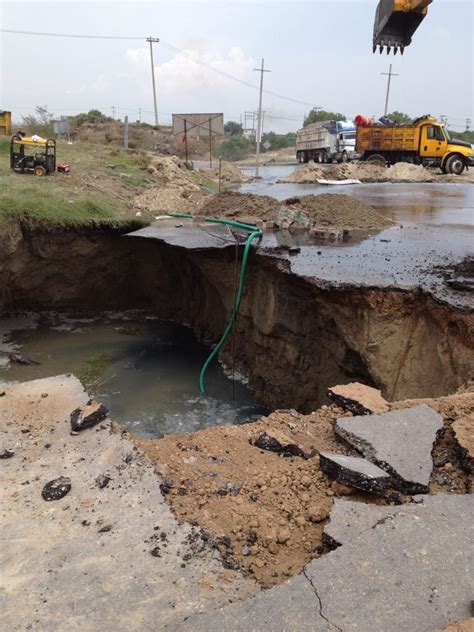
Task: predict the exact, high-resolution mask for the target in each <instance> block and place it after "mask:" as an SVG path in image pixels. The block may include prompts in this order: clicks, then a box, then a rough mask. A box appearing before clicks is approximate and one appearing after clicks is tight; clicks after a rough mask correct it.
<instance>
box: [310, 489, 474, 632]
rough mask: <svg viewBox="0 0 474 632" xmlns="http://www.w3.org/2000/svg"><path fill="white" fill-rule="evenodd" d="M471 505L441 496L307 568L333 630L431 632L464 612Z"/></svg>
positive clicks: (471, 583) (470, 583) (469, 585)
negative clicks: (410, 631) (409, 631)
mask: <svg viewBox="0 0 474 632" xmlns="http://www.w3.org/2000/svg"><path fill="white" fill-rule="evenodd" d="M473 520H474V505H473V503H472V498H470V497H469V496H468V495H448V494H439V495H437V496H430V497H426V498H425V499H423V502H422V503H419V504H413V505H411V506H410V510H409V511H406V509H405V507H400V508H399V511H398V512H397V513H395V514H394V515H393V516H392V517H391V518H390V519H389V520H380V521H379V522H378V523H376V524H375V526H374V528H370V529H368V530H365V531H363V532H362V533H361V534H360V536H359V537H357V538H355V539H354V540H352V541H350V542H348V543H346V544H344V545H343V546H341V547H340V548H338V549H336V550H335V551H333V552H332V553H330V554H329V555H326V556H324V557H322V558H320V559H318V560H314V561H313V562H311V563H310V564H308V566H307V567H306V574H307V575H308V577H309V578H310V579H311V581H312V583H313V586H314V588H315V591H316V592H317V593H318V595H319V598H320V600H321V604H322V612H323V614H324V615H325V617H326V618H327V619H328V621H330V622H331V623H332V624H333V626H334V628H333V629H335V630H344V632H346V631H347V632H350V631H355V630H357V631H358V632H360V631H362V630H363V631H364V632H381V631H383V632H400V631H401V630H407V631H408V630H413V631H414V630H416V632H432V630H435V629H436V628H443V627H446V626H447V625H449V624H450V623H454V622H456V621H459V620H462V619H466V618H468V617H469V616H470V605H471V598H472V594H473V588H474V580H473V576H472V556H470V555H469V551H470V550H472V549H471V546H472V545H471V539H472V524H473Z"/></svg>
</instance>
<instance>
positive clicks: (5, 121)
mask: <svg viewBox="0 0 474 632" xmlns="http://www.w3.org/2000/svg"><path fill="white" fill-rule="evenodd" d="M11 133H12V113H11V112H7V111H0V136H11Z"/></svg>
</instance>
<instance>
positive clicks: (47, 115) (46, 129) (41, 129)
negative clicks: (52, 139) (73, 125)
mask: <svg viewBox="0 0 474 632" xmlns="http://www.w3.org/2000/svg"><path fill="white" fill-rule="evenodd" d="M52 120H53V114H52V113H51V112H49V110H48V106H47V105H37V106H36V107H35V113H34V114H28V115H27V116H23V117H22V119H21V125H22V127H24V128H25V129H27V130H28V131H29V132H31V133H33V134H39V135H40V136H52V134H53V124H52Z"/></svg>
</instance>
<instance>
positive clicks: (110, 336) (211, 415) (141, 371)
mask: <svg viewBox="0 0 474 632" xmlns="http://www.w3.org/2000/svg"><path fill="white" fill-rule="evenodd" d="M12 339H13V341H14V342H15V343H16V344H18V345H21V348H20V350H19V353H21V355H23V356H25V357H26V358H28V359H31V360H34V361H36V362H39V364H37V365H31V366H24V365H19V364H13V365H11V367H10V368H9V369H6V370H0V381H1V380H2V379H3V380H5V381H26V380H32V379H37V378H41V377H49V376H53V375H58V374H62V373H73V374H75V375H76V376H79V377H81V378H82V380H83V381H84V380H92V381H93V382H94V384H95V388H94V390H95V391H96V395H97V397H98V398H99V399H100V401H102V402H104V403H105V404H106V405H107V406H108V407H109V409H110V412H111V414H112V417H113V418H114V419H116V420H117V421H118V422H120V423H121V424H123V425H124V426H126V427H127V428H128V429H129V430H131V431H132V432H137V433H139V434H142V435H144V436H149V437H160V436H163V435H165V434H170V433H175V432H191V431H195V430H200V429H202V428H206V427H208V426H214V425H223V424H229V423H244V422H246V421H252V420H253V419H256V418H258V417H259V416H261V415H262V414H265V412H266V411H265V409H263V408H261V407H259V406H257V405H256V404H255V402H254V400H253V398H252V395H251V393H250V391H249V390H248V388H247V387H246V386H244V385H242V384H240V383H238V382H236V383H235V384H234V385H233V384H232V381H231V380H229V379H228V378H227V377H226V376H225V375H224V372H223V370H222V368H221V367H220V366H219V365H218V364H216V363H214V365H213V366H211V367H210V368H209V370H208V372H207V374H206V390H207V393H208V394H207V395H201V394H200V393H199V389H198V378H199V372H200V369H201V366H202V364H203V362H204V360H205V359H206V357H207V355H208V353H209V348H208V347H206V346H205V345H202V344H200V343H199V342H198V341H197V340H196V338H195V337H194V335H193V333H192V331H191V330H190V329H188V328H186V327H184V326H181V325H177V324H175V323H170V322H164V321H160V320H144V321H118V320H111V321H86V322H84V321H82V322H77V321H76V322H67V323H65V322H61V323H59V324H57V325H56V326H53V327H51V326H50V325H41V326H39V327H38V328H36V329H34V330H28V331H18V332H15V334H14V336H13V338H12ZM234 397H235V399H234Z"/></svg>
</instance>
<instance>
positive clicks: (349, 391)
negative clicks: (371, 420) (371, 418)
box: [328, 382, 390, 415]
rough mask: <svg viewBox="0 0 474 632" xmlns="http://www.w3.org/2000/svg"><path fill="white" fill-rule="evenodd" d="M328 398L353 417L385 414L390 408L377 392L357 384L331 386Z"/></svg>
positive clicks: (374, 389)
mask: <svg viewBox="0 0 474 632" xmlns="http://www.w3.org/2000/svg"><path fill="white" fill-rule="evenodd" d="M328 397H329V399H330V400H332V401H333V402H334V403H336V404H337V405H338V406H340V407H341V408H344V410H349V411H350V412H351V413H353V414H354V415H371V414H372V413H385V412H387V411H388V410H389V408H390V407H389V404H388V402H387V401H386V400H385V399H384V398H383V397H382V395H381V393H380V391H379V390H377V389H376V388H372V387H371V386H366V385H365V384H360V383H359V382H351V383H350V384H343V385H338V386H332V387H331V388H330V389H329V390H328Z"/></svg>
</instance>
